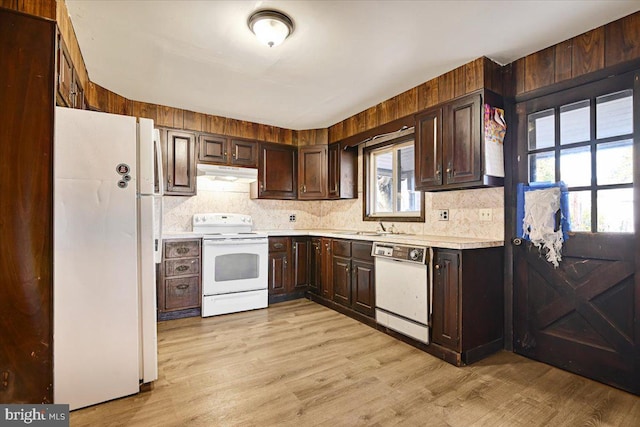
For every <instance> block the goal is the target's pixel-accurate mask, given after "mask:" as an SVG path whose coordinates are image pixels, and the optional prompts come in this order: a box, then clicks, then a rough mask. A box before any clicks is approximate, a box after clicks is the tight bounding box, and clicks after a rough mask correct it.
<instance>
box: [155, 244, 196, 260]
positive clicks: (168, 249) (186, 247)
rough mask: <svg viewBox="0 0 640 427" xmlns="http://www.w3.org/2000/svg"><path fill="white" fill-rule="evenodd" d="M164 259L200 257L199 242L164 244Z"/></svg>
mask: <svg viewBox="0 0 640 427" xmlns="http://www.w3.org/2000/svg"><path fill="white" fill-rule="evenodd" d="M164 257H165V258H192V257H200V240H175V241H167V242H165V243H164Z"/></svg>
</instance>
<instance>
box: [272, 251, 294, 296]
mask: <svg viewBox="0 0 640 427" xmlns="http://www.w3.org/2000/svg"><path fill="white" fill-rule="evenodd" d="M289 283H290V279H289V259H288V256H287V252H270V253H269V295H278V294H284V293H287V292H288V289H289V288H290V286H291V285H290V284H289Z"/></svg>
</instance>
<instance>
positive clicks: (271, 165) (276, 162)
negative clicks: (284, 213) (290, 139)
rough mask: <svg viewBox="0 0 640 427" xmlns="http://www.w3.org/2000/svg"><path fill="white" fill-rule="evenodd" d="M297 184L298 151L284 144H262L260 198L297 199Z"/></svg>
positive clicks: (259, 174) (259, 163) (259, 178)
mask: <svg viewBox="0 0 640 427" xmlns="http://www.w3.org/2000/svg"><path fill="white" fill-rule="evenodd" d="M297 182H298V156H297V149H296V148H295V147H290V146H287V145H282V144H268V143H262V144H260V154H259V161H258V198H261V199H295V198H296V196H297Z"/></svg>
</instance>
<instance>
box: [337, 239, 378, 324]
mask: <svg viewBox="0 0 640 427" xmlns="http://www.w3.org/2000/svg"><path fill="white" fill-rule="evenodd" d="M332 243H333V245H332V248H333V262H332V269H333V301H334V302H336V303H338V304H341V305H343V306H345V307H348V308H350V309H352V310H355V311H357V312H359V313H362V314H364V315H366V316H370V317H373V316H374V315H375V277H374V262H373V257H372V256H371V246H372V243H371V242H362V241H355V240H354V241H349V240H340V239H334V240H333V242H332Z"/></svg>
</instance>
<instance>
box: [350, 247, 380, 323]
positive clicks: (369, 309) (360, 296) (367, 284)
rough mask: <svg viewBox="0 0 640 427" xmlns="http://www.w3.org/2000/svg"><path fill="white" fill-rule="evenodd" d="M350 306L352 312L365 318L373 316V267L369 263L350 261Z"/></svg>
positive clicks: (374, 300)
mask: <svg viewBox="0 0 640 427" xmlns="http://www.w3.org/2000/svg"><path fill="white" fill-rule="evenodd" d="M351 270H352V271H351V305H352V307H353V309H354V310H356V311H359V312H360V313H362V314H366V315H367V316H374V314H375V303H376V299H375V275H374V265H373V264H372V263H369V262H364V261H358V260H356V259H353V260H351Z"/></svg>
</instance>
